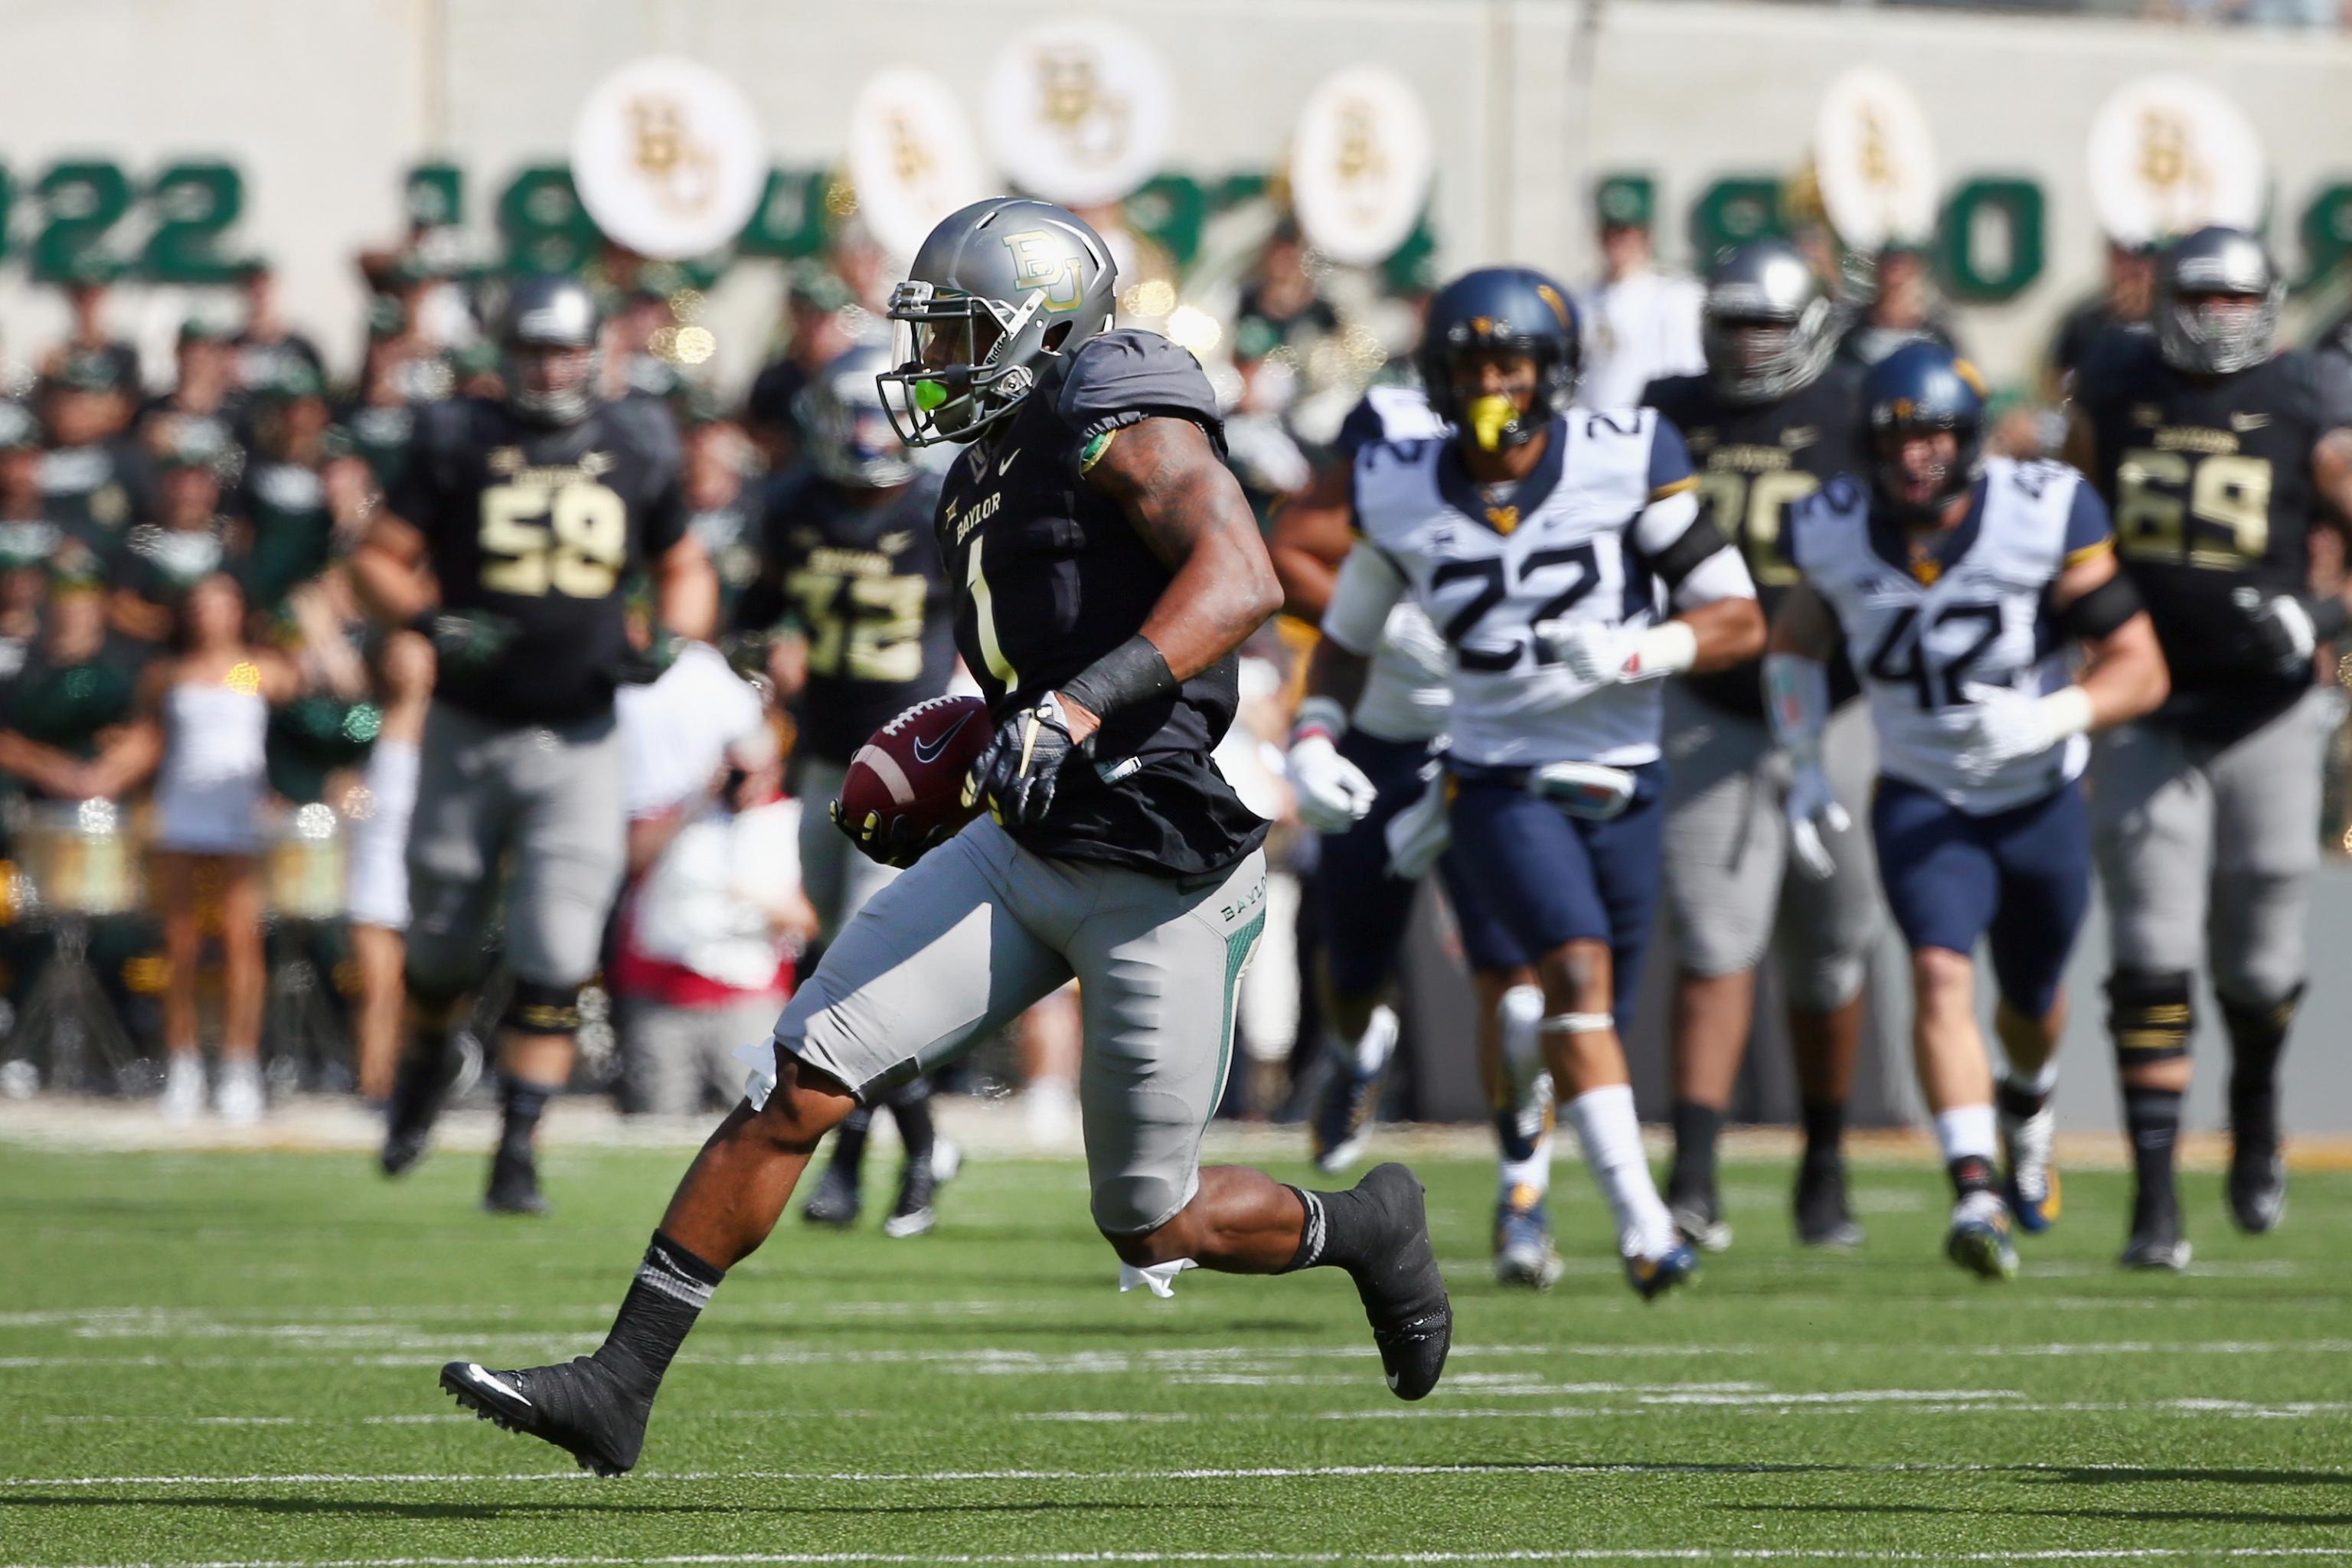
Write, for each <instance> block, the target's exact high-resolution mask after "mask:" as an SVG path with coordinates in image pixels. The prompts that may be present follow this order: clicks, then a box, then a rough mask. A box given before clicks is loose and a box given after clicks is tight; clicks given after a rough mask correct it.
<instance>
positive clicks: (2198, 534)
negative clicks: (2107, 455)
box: [2116, 447, 2271, 572]
mask: <svg viewBox="0 0 2352 1568" xmlns="http://www.w3.org/2000/svg"><path fill="white" fill-rule="evenodd" d="M2270 547H2271V463H2270V459H2269V458H2249V457H2246V456H2244V455H2242V454H2240V453H2233V452H2214V453H2209V454H2207V455H2205V456H2203V457H2198V456H2196V455H2194V454H2191V453H2188V452H2165V451H2158V450H2157V449H2156V448H2154V447H2134V448H2133V449H2132V450H2130V451H2128V452H2126V453H2125V454H2124V455H2123V460H2122V461H2121V462H2120V463H2118V464H2116V548H2117V549H2118V550H2120V551H2121V552H2123V553H2124V554H2125V555H2126V557H2128V558H2129V559H2131V560H2134V561H2165V562H2173V563H2181V562H2186V563H2188V564H2189V565H2191V566H2207V567H2211V568H2213V569H2215V570H2218V571H2223V572H2235V571H2239V570H2242V569H2243V568H2244V567H2246V566H2248V565H2251V564H2252V563H2255V562H2257V561H2260V560H2262V559H2263V556H2265V555H2267V554H2268V553H2269V552H2270Z"/></svg>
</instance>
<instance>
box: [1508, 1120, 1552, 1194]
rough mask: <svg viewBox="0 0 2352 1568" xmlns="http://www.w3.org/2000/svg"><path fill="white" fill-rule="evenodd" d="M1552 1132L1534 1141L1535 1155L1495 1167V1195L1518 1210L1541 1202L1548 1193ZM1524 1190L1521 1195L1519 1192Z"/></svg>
mask: <svg viewBox="0 0 2352 1568" xmlns="http://www.w3.org/2000/svg"><path fill="white" fill-rule="evenodd" d="M1551 1142H1552V1141H1551V1131H1550V1129H1549V1128H1547V1129H1545V1131H1544V1134H1543V1136H1542V1137H1540V1138H1538V1139H1537V1140H1536V1147H1535V1152H1534V1153H1532V1154H1529V1155H1528V1157H1527V1158H1526V1159H1524V1160H1505V1161H1503V1162H1502V1163H1501V1165H1500V1166H1499V1167H1498V1171H1499V1177H1500V1179H1499V1181H1498V1182H1497V1184H1496V1192H1497V1193H1498V1194H1499V1195H1500V1196H1501V1197H1502V1199H1503V1201H1504V1202H1506V1203H1513V1204H1516V1205H1517V1206H1518V1207H1520V1208H1525V1207H1527V1206H1528V1205H1530V1204H1533V1203H1536V1202H1538V1201H1539V1200H1541V1198H1542V1197H1543V1195H1544V1194H1546V1193H1549V1192H1550V1191H1551ZM1522 1188H1524V1189H1527V1190H1526V1191H1524V1192H1522V1191H1521V1189H1522Z"/></svg>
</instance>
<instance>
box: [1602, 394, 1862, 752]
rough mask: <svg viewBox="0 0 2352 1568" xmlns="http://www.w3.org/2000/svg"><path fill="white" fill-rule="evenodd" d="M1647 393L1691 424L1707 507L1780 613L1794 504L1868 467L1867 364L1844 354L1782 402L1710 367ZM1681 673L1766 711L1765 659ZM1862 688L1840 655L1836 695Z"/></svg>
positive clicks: (1708, 693)
mask: <svg viewBox="0 0 2352 1568" xmlns="http://www.w3.org/2000/svg"><path fill="white" fill-rule="evenodd" d="M1642 401H1643V403H1644V404H1646V405H1649V406H1651V407H1653V408H1655V409H1656V410H1657V411H1658V412H1659V413H1661V414H1663V415H1664V416H1666V418H1667V419H1668V420H1670V421H1672V422H1673V424H1674V426H1675V428H1676V429H1678V430H1680V431H1681V432H1682V433H1683V442H1684V444H1685V446H1687V447H1689V448H1690V457H1691V467H1692V468H1696V470H1697V471H1698V505H1699V515H1700V517H1701V518H1704V519H1712V520H1713V521H1714V523H1715V525H1716V528H1717V531H1720V532H1721V533H1722V535H1723V536H1724V538H1726V539H1728V540H1729V541H1731V542H1732V543H1733V545H1734V546H1736V547H1737V548H1738V551H1739V552H1740V554H1741V555H1742V556H1743V557H1745V558H1746V560H1747V562H1748V575H1749V576H1751V577H1753V578H1755V579H1756V596H1757V598H1758V599H1759V600H1760V601H1761V602H1762V604H1763V606H1764V613H1765V614H1766V615H1767V616H1769V615H1772V614H1773V613H1775V612H1776V611H1777V610H1778V609H1779V607H1780V599H1781V597H1782V595H1785V594H1787V593H1788V591H1789V590H1790V587H1792V586H1794V585H1795V584H1796V583H1797V581H1798V575H1799V574H1798V572H1797V568H1796V565H1795V563H1793V562H1791V561H1790V559H1789V552H1788V546H1787V545H1786V543H1785V542H1783V540H1782V538H1781V527H1782V524H1783V523H1784V522H1785V521H1787V518H1788V513H1789V508H1790V506H1791V505H1793V504H1794V503H1795V502H1797V501H1799V500H1802V499H1803V498H1805V497H1806V496H1809V495H1811V494H1812V493H1813V492H1814V491H1815V490H1817V489H1821V488H1822V484H1823V483H1825V482H1826V481H1828V480H1829V479H1833V478H1835V477H1836V476H1837V475H1839V474H1842V473H1852V474H1859V473H1863V472H1864V471H1865V465H1866V462H1867V458H1868V454H1867V453H1866V452H1865V451H1864V448H1863V444H1862V425H1861V420H1862V372H1861V371H1860V370H1859V369H1858V368H1856V367H1855V366H1853V365H1850V364H1845V363H1835V364H1832V365H1831V366H1830V367H1829V369H1828V370H1827V371H1825V372H1823V373H1822V375H1821V377H1820V378H1819V379H1818V380H1816V381H1814V382H1813V383H1812V384H1811V385H1810V386H1806V387H1803V388H1801V389H1800V390H1798V391H1796V392H1794V393H1791V394H1790V395H1788V396H1787V397H1784V398H1781V399H1780V400H1779V401H1777V402H1772V403H1753V404H1739V403H1732V402H1729V401H1727V400H1726V399H1724V398H1722V397H1720V396H1718V395H1717V393H1716V391H1715V388H1714V387H1713V386H1712V385H1710V384H1708V382H1707V378H1706V376H1704V375H1677V376H1673V377H1670V378H1668V379H1666V380H1664V381H1654V382H1652V383H1651V384H1650V387H1649V390H1648V391H1646V392H1644V393H1643V395H1642ZM1678 679H1681V680H1682V681H1683V682H1684V683H1685V685H1686V686H1687V687H1688V689H1690V690H1691V691H1692V693H1693V694H1695V695H1696V696H1698V697H1701V698H1703V699H1705V700H1706V701H1707V703H1708V704H1709V705H1711V706H1713V707H1716V708H1719V709H1722V710H1724V711H1726V712H1729V713H1738V714H1741V715H1743V716H1745V717H1747V718H1750V719H1761V718H1762V717H1764V691H1763V679H1762V675H1761V672H1760V669H1759V662H1758V661H1757V660H1754V659H1750V660H1748V661H1747V662H1745V663H1742V664H1737V665H1734V666H1733V667H1731V668H1729V669H1719V670H1715V671H1713V672H1711V673H1709V674H1706V675H1685V676H1682V677H1679V678H1678ZM1853 691H1854V685H1853V677H1852V674H1851V672H1849V671H1848V670H1847V669H1846V668H1845V661H1844V659H1843V658H1840V659H1839V661H1838V667H1837V680H1836V695H1837V697H1838V699H1839V700H1844V699H1845V698H1847V697H1850V696H1852V695H1853Z"/></svg>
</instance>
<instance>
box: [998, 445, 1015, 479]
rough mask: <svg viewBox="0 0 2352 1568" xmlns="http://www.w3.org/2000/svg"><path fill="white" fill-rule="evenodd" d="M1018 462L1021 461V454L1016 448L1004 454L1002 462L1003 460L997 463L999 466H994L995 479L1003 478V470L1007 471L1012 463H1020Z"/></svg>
mask: <svg viewBox="0 0 2352 1568" xmlns="http://www.w3.org/2000/svg"><path fill="white" fill-rule="evenodd" d="M1020 460H1021V452H1020V449H1019V448H1018V447H1015V448H1014V449H1013V450H1012V451H1010V452H1007V453H1005V454H1004V460H1003V462H1001V463H999V464H997V465H996V477H997V478H998V479H1003V477H1004V470H1005V469H1007V468H1011V467H1012V466H1013V464H1014V463H1016V462H1018V461H1020Z"/></svg>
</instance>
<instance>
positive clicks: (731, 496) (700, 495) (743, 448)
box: [671, 382, 760, 626]
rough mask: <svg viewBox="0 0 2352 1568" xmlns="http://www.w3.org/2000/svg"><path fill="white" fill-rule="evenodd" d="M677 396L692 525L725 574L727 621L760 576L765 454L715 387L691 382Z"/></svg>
mask: <svg viewBox="0 0 2352 1568" xmlns="http://www.w3.org/2000/svg"><path fill="white" fill-rule="evenodd" d="M671 401H672V406H673V407H674V408H676V409H677V422H678V426H679V431H680V434H681V435H682V436H683V437H684V438H685V443H686V509H687V520H686V526H687V529H688V531H689V532H691V533H692V534H693V535H694V536H695V537H696V538H697V539H699V540H701V541H702V548H703V549H704V550H705V551H706V552H709V556H710V564H711V566H712V568H713V569H714V570H716V571H717V572H718V574H719V625H721V626H727V625H730V623H731V622H732V620H733V615H734V607H735V601H736V599H737V598H739V597H740V595H742V592H743V590H744V589H746V588H748V587H750V586H751V584H752V582H753V581H754V580H756V579H757V578H758V576H759V575H760V527H759V523H760V518H759V510H760V508H759V495H758V493H757V489H756V487H755V486H754V485H753V483H752V476H753V474H754V472H755V471H756V466H757V464H758V462H759V454H758V453H757V452H755V451H753V450H752V447H751V442H750V440H748V439H747V438H746V437H744V434H743V427H742V426H740V425H738V424H736V423H735V421H734V420H732V419H730V418H729V417H728V416H727V413H726V409H725V408H724V406H723V405H721V404H720V403H719V396H718V395H717V394H716V393H714V392H712V391H711V390H710V389H709V387H707V386H704V385H701V384H699V383H694V382H689V383H688V384H686V385H684V386H682V387H680V388H679V390H678V395H677V397H676V398H674V399H672V400H671Z"/></svg>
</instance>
